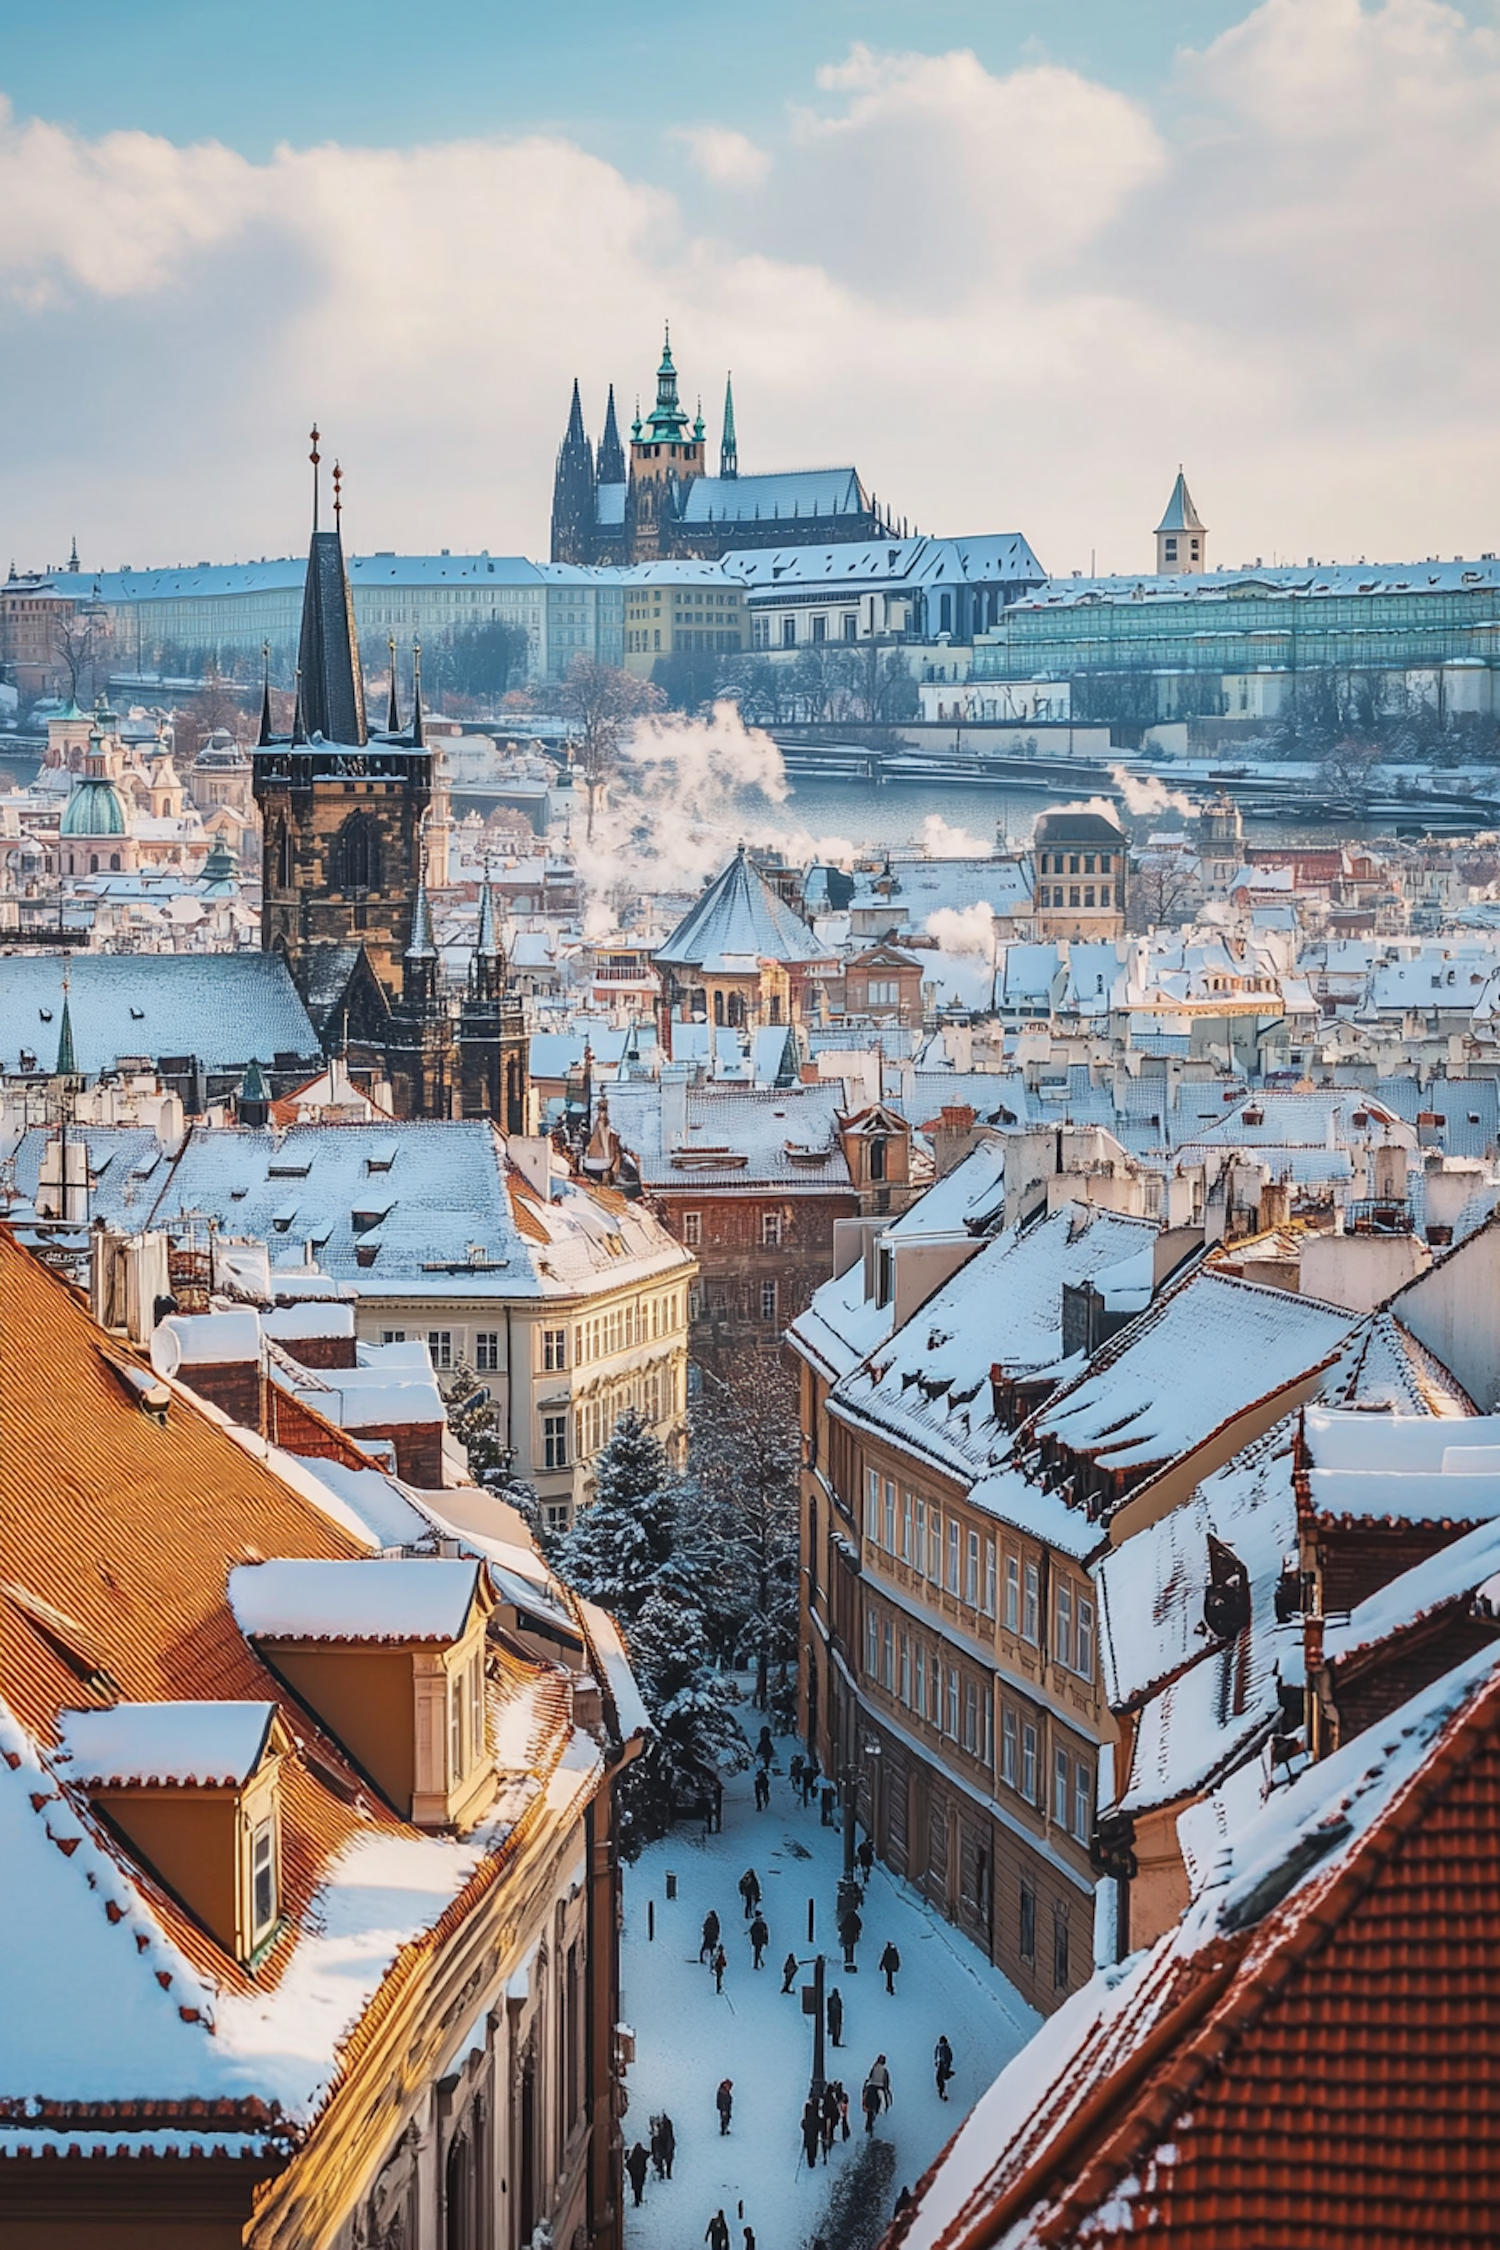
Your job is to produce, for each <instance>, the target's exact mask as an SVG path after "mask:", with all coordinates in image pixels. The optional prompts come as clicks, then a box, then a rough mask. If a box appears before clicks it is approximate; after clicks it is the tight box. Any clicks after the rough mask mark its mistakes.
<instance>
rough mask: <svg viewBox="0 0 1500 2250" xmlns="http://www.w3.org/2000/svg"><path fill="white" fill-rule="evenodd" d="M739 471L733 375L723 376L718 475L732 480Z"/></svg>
mask: <svg viewBox="0 0 1500 2250" xmlns="http://www.w3.org/2000/svg"><path fill="white" fill-rule="evenodd" d="M739 473H740V455H739V447H738V445H737V444H736V442H735V435H734V375H733V373H732V372H731V373H730V374H728V375H726V376H725V378H724V437H723V442H722V443H721V444H720V447H719V475H720V476H721V477H723V478H725V479H726V480H728V481H731V482H732V481H733V479H734V478H735V477H737V476H738V475H739Z"/></svg>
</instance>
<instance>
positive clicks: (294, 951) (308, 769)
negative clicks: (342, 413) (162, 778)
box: [254, 429, 432, 1044]
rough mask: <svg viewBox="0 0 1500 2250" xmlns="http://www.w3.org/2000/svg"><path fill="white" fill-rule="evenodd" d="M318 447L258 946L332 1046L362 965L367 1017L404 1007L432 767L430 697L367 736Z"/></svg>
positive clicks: (273, 750) (271, 782)
mask: <svg viewBox="0 0 1500 2250" xmlns="http://www.w3.org/2000/svg"><path fill="white" fill-rule="evenodd" d="M312 441H313V442H312V453H311V455H310V459H311V461H312V465H313V528H312V541H311V545H310V546H309V549H308V557H307V577H306V581H305V584H304V588H303V596H302V632H301V639H300V642H299V646H298V661H297V681H296V699H295V704H294V709H293V717H292V727H291V732H290V734H289V735H285V736H278V735H275V734H273V733H272V731H271V709H270V693H269V676H268V680H267V690H266V694H265V697H264V700H263V704H262V712H261V730H260V735H261V738H260V741H259V743H258V744H257V746H256V751H255V778H254V787H255V798H256V802H257V804H258V805H259V806H260V811H261V819H262V822H263V824H264V837H265V850H264V869H265V876H264V891H263V900H262V907H261V944H262V946H263V947H264V948H265V950H266V951H267V952H268V953H270V952H279V953H282V954H284V955H285V957H286V960H287V964H288V966H289V968H290V969H291V972H292V976H293V979H294V981H295V983H296V985H297V989H298V991H299V992H300V993H301V994H302V997H303V999H304V1001H305V1002H306V1004H307V1008H308V1012H309V1014H310V1015H311V1016H312V1018H313V1021H314V1023H315V1024H316V1025H317V1027H318V1030H319V1033H320V1034H321V1035H322V1036H323V1038H324V1041H325V1044H327V1043H328V1041H329V1039H330V1038H331V1037H334V1036H336V1035H337V1033H338V1031H339V1028H340V1021H341V1020H342V1021H343V1023H344V1024H345V1026H346V1027H348V1025H349V1010H350V1006H351V980H352V979H353V978H354V974H355V969H356V965H357V963H358V962H359V959H360V956H361V955H363V957H364V960H365V962H366V964H367V965H368V972H369V975H368V976H367V977H366V978H365V979H364V980H363V981H364V986H365V1005H364V1006H363V1008H362V1011H361V1012H362V1013H363V1014H366V1015H368V1014H369V1013H371V1011H372V1010H373V1012H374V1013H376V1014H379V1013H380V1012H381V998H382V996H383V1006H384V1009H385V1010H386V1011H388V1010H389V1007H390V1005H391V1003H392V1002H393V1001H395V1000H396V999H397V997H398V996H399V994H400V993H401V990H402V985H403V979H404V965H405V959H406V955H407V951H408V949H409V947H410V944H411V940H412V922H413V902H414V900H415V899H416V896H417V891H418V885H419V879H420V876H421V872H422V850H423V842H422V815H423V813H424V812H425V811H426V809H427V805H428V801H429V799H430V797H431V795H432V759H431V755H430V753H429V751H428V749H427V745H426V742H425V739H424V736H423V728H422V709H421V690H420V685H419V686H418V688H417V692H416V697H415V704H414V709H413V712H412V719H411V723H410V725H409V726H407V727H406V728H405V729H403V730H399V731H398V730H397V729H395V728H394V727H390V726H388V727H387V728H386V730H385V731H384V732H379V733H375V734H371V732H370V730H369V727H368V724H367V720H366V714H365V691H364V679H363V676H362V674H361V672H360V664H359V639H358V635H357V633H356V631H355V624H354V602H353V597H352V595H351V593H350V590H349V576H348V572H347V570H346V568H345V564H344V546H343V536H342V515H343V497H342V486H343V477H342V472H341V471H340V469H339V467H338V465H337V463H335V465H334V471H333V494H334V499H333V511H334V522H333V529H332V530H331V531H325V530H322V529H321V528H320V526H319V522H318V509H319V498H320V478H319V462H320V458H321V457H320V455H319V452H318V432H317V431H316V429H315V430H314V431H313V433H312ZM419 679H420V675H419ZM392 716H394V714H392ZM364 1029H365V1030H366V1032H367V1033H368V1032H371V1031H373V1029H374V1026H373V1025H366V1026H364Z"/></svg>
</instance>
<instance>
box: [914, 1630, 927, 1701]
mask: <svg viewBox="0 0 1500 2250" xmlns="http://www.w3.org/2000/svg"><path fill="white" fill-rule="evenodd" d="M912 1701H913V1708H914V1709H915V1711H916V1713H917V1716H918V1717H919V1718H920V1717H921V1716H922V1715H923V1713H924V1712H925V1711H926V1709H927V1651H926V1649H925V1648H923V1646H922V1644H921V1642H920V1641H918V1643H917V1681H916V1694H915V1696H914V1697H913V1699H912Z"/></svg>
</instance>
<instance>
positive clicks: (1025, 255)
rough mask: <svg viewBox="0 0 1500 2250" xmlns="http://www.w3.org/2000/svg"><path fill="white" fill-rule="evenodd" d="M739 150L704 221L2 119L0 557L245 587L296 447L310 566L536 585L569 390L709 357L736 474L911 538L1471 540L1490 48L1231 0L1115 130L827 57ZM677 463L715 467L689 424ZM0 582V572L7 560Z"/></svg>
mask: <svg viewBox="0 0 1500 2250" xmlns="http://www.w3.org/2000/svg"><path fill="white" fill-rule="evenodd" d="M789 91H792V92H800V94H801V95H802V96H804V97H805V98H803V99H802V100H801V101H800V102H799V103H798V104H797V105H796V106H794V107H793V108H791V109H790V110H789V112H788V114H787V118H786V120H785V123H784V126H783V127H782V128H781V129H780V131H779V132H777V133H773V134H766V135H763V136H762V140H763V141H764V143H765V145H764V146H757V144H755V143H752V142H750V141H748V140H747V139H746V138H745V136H744V135H743V134H742V133H740V132H739V131H738V130H737V129H736V127H735V126H734V124H733V123H732V121H730V120H727V119H726V120H725V121H708V122H699V123H697V124H695V125H693V126H690V127H684V128H683V130H682V135H681V138H682V141H683V145H684V146H685V147H686V149H687V150H688V153H689V156H690V158H691V160H692V162H693V163H694V165H695V166H696V168H697V170H698V171H699V173H700V174H701V175H702V176H704V177H705V178H707V179H709V180H710V181H712V182H713V183H714V184H716V185H718V186H720V187H723V188H725V189H728V190H732V192H729V193H726V194H723V195H719V196H715V197H713V198H711V199H710V201H711V216H710V218H708V219H705V217H704V214H703V213H702V211H701V210H700V208H699V204H698V201H697V200H696V199H695V201H694V203H693V205H692V207H691V208H688V207H685V206H684V205H682V204H679V202H678V201H677V200H676V199H675V198H674V197H673V196H672V195H670V194H668V193H666V192H664V191H663V190H662V189H660V188H659V187H657V186H655V185H653V184H652V183H650V182H649V181H645V180H641V179H634V178H630V177H628V176H627V175H626V174H625V173H624V172H622V171H621V170H620V169H619V168H618V167H617V166H615V165H612V164H609V163H606V162H604V161H602V160H601V159H599V158H597V157H595V156H593V155H591V154H589V153H588V152H587V151H586V150H585V149H582V148H580V147H578V146H577V145H575V144H574V143H572V142H570V141H567V140H565V139H562V138H559V137H555V136H553V137H547V136H540V135H531V136H528V137H526V138H523V139H515V140H503V139H472V140H464V141H454V142H450V143H446V144H441V145H434V146H431V147H420V148H411V149H400V150H393V149H380V148H373V149H372V148H366V149H359V148H347V147H341V146H338V145H335V144H329V145H325V146H321V147H316V148H303V149H296V148H290V147H284V148H281V149H278V150H277V151H276V153H275V154H274V156H272V157H271V158H270V159H269V160H267V161H265V162H252V161H250V160H248V159H246V158H244V157H242V156H239V155H238V154H236V153H235V152H233V151H232V150H228V149H225V148H222V147H218V146H215V145H213V144H207V143H205V144H201V145H198V146H194V147H177V146H174V145H173V144H171V143H169V142H167V141H165V140H163V139H161V138H159V137H156V136H153V135H150V134H145V133H138V132H132V131H124V132H114V133H107V134H103V135H100V136H97V137H92V138H91V137H89V136H85V135H81V134H78V133H74V132H71V131H69V130H68V129H66V128H65V127H63V126H60V125H58V124H55V123H50V122H47V121H31V122H17V121H16V120H15V119H13V118H12V117H11V116H10V114H9V112H8V111H7V112H5V113H4V115H3V117H0V211H3V212H4V214H5V217H4V221H3V225H0V382H3V384H4V389H5V396H6V400H7V414H6V417H5V418H4V422H3V425H0V482H3V487H4V490H5V492H6V496H7V502H8V519H9V520H8V526H7V528H8V531H9V538H8V540H7V547H8V548H9V547H10V546H11V545H14V548H15V550H16V554H17V559H18V561H20V562H22V563H27V562H40V561H45V560H47V559H49V558H51V559H56V558H57V557H59V556H61V555H62V554H63V553H65V552H66V548H67V542H68V539H69V537H70V536H71V535H72V533H73V532H74V531H75V530H76V531H77V533H78V535H79V538H80V544H81V547H82V550H83V552H84V554H85V556H86V558H87V560H88V561H90V562H97V563H100V564H106V563H108V564H112V563H118V562H121V561H130V562H133V563H134V564H135V565H137V566H138V567H141V566H144V565H145V564H147V563H151V562H172V561H181V560H188V561H191V560H193V559H194V558H195V557H197V556H199V555H214V556H224V557H226V558H227V557H229V556H231V555H235V554H238V555H240V556H242V557H243V556H246V555H253V554H259V553H262V552H270V553H284V552H287V551H289V550H292V549H295V548H297V547H299V546H300V544H301V540H302V536H303V531H304V525H305V485H304V476H305V462H304V459H303V456H304V454H305V451H306V445H305V439H304V437H303V432H305V430H306V428H307V426H308V424H309V422H310V421H311V420H312V419H313V417H314V416H316V417H317V418H318V420H319V421H320V423H321V424H322V427H323V428H324V430H325V432H326V433H327V435H328V447H329V450H330V451H333V450H336V451H338V452H339V453H340V455H341V456H342V458H343V462H344V466H345V469H346V471H347V472H348V477H349V483H348V487H347V490H348V498H349V510H348V514H347V516H346V529H347V530H348V531H349V533H350V536H351V538H352V539H353V541H354V543H355V544H356V545H357V546H359V547H361V548H363V549H366V550H368V549H369V548H372V547H375V546H385V547H389V546H395V547H400V548H406V549H411V548H419V549H435V548H437V547H440V546H451V547H453V548H454V549H455V550H457V549H461V548H466V547H468V548H473V547H481V546H485V547H488V548H490V549H491V551H492V552H518V551H520V552H526V551H530V552H533V553H536V552H539V551H541V550H542V549H543V547H544V543H545V538H546V524H547V511H548V505H549V501H550V484H551V466H552V460H553V456H554V453H555V449H556V445H557V441H558V438H559V436H560V434H561V428H562V424H563V420H564V418H565V414H566V406H567V396H568V390H569V387H570V383H571V379H572V376H573V374H574V373H575V372H577V373H578V374H579V375H580V376H581V377H582V378H583V381H584V388H585V397H586V402H587V411H588V416H589V420H590V423H591V426H592V427H593V429H594V431H595V433H596V434H597V429H598V424H599V420H600V417H601V412H602V403H603V394H604V387H605V384H606V382H607V381H609V380H611V379H612V380H613V381H614V382H615V384H616V386H617V389H618V392H619V394H620V395H621V397H622V398H623V399H624V400H626V401H627V402H628V400H629V398H630V396H631V395H632V393H633V392H634V391H635V390H636V389H637V387H638V386H639V387H642V388H644V387H645V386H646V385H648V384H649V381H650V377H651V370H652V369H653V368H654V365H655V360H656V354H657V349H658V346H659V339H660V333H661V330H660V322H661V318H662V315H663V314H664V313H670V314H671V315H672V323H673V344H674V348H675V352H676V356H677V359H678V363H679V366H680V368H681V370H682V378H683V385H684V391H685V393H686V395H687V396H688V398H689V399H692V398H693V397H694V396H695V395H696V394H697V393H698V392H699V391H701V392H702V394H703V395H704V397H705V398H707V399H709V400H711V401H712V400H715V399H717V397H718V396H719V395H720V387H721V385H722V382H723V376H724V370H725V369H726V368H727V367H729V366H732V367H733V369H734V375H735V397H736V405H737V408H738V414H739V425H740V427H739V439H740V459H741V464H742V467H743V468H745V469H747V470H748V469H754V468H757V467H782V466H790V465H794V464H796V463H798V462H803V463H812V462H817V461H826V460H830V459H841V460H853V461H854V462H856V463H857V464H858V466H859V468H860V469H861V471H862V472H863V474H864V476H865V478H866V481H867V483H870V484H873V486H874V488H875V489H876V491H877V492H878V493H879V494H880V496H881V498H882V499H883V500H884V501H885V502H886V503H887V504H888V505H890V506H891V507H893V508H895V509H897V510H898V511H902V512H904V513H906V514H908V515H909V516H910V517H911V518H912V519H913V520H914V521H915V522H918V523H920V524H921V525H922V526H923V528H927V529H934V530H943V531H951V532H965V531H977V530H984V529H994V530H1010V529H1016V530H1021V531H1024V532H1025V533H1026V534H1027V535H1028V536H1029V537H1030V538H1031V540H1032V542H1033V544H1034V545H1035V546H1036V548H1037V550H1038V552H1039V553H1040V554H1041V555H1042V557H1043V559H1044V561H1045V562H1047V563H1048V564H1049V566H1050V567H1052V568H1053V569H1055V570H1058V571H1065V570H1067V569H1069V568H1070V567H1078V568H1087V567H1088V565H1089V562H1090V558H1091V555H1093V556H1094V557H1095V558H1096V559H1097V562H1098V565H1099V567H1101V568H1105V567H1113V568H1121V569H1139V568H1145V567H1149V562H1150V557H1151V539H1150V531H1151V526H1152V525H1153V524H1154V523H1155V521H1156V519H1157V516H1158V515H1159V513H1160V510H1161V507H1162V504H1163V502H1164V500H1165V498H1166V495H1167V492H1168V490H1169V489H1170V484H1171V478H1172V474H1173V472H1174V470H1175V467H1176V464H1177V462H1178V460H1179V459H1180V460H1183V461H1184V462H1185V463H1186V464H1187V467H1188V472H1189V476H1190V480H1191V482H1192V486H1193V491H1194V496H1195V498H1196V499H1197V501H1198V503H1199V505H1200V507H1201V508H1202V509H1203V511H1204V513H1205V515H1206V516H1207V519H1208V522H1209V525H1210V556H1211V559H1222V560H1225V561H1229V562H1239V561H1240V560H1242V559H1244V558H1246V557H1253V556H1255V555H1257V554H1263V555H1265V556H1266V557H1267V559H1268V560H1269V559H1270V558H1271V557H1272V556H1273V555H1280V556H1283V557H1286V556H1289V555H1290V556H1296V557H1298V558H1299V559H1300V557H1301V556H1302V555H1304V554H1314V553H1315V554H1318V555H1320V556H1322V557H1325V558H1327V557H1332V556H1336V555H1342V556H1344V557H1346V558H1348V557H1350V556H1353V555H1359V554H1363V553H1369V554H1370V555H1372V556H1373V555H1376V554H1380V555H1384V556H1388V557H1392V558H1399V557H1403V556H1422V555H1426V554H1430V553H1433V552H1439V551H1440V552H1443V553H1448V554H1451V553H1456V552H1459V551H1468V552H1474V551H1477V550H1478V549H1479V548H1481V547H1489V546H1492V545H1493V544H1494V536H1493V508H1494V495H1495V493H1496V491H1497V489H1500V427H1497V424H1496V420H1495V417H1494V414H1493V411H1492V404H1491V391H1492V385H1493V378H1492V369H1493V366H1494V363H1495V359H1496V355H1497V348H1500V300H1497V298H1496V294H1495V292H1493V291H1492V290H1489V289H1487V288H1486V287H1485V286H1484V283H1483V276H1484V275H1485V274H1486V273H1487V272H1488V270H1489V267H1490V264H1491V263H1492V257H1493V251H1492V245H1493V243H1494V241H1495V239H1496V237H1497V234H1500V42H1497V37H1496V34H1495V32H1494V30H1493V29H1491V28H1487V27H1485V26H1482V25H1476V24H1472V23H1470V22H1469V21H1468V20H1467V19H1466V18H1465V16H1464V15H1462V14H1461V13H1460V12H1459V11H1458V10H1457V9H1455V8H1452V7H1447V6H1444V5H1441V4H1440V0H1369V4H1367V5H1364V6H1361V5H1358V4H1357V0H1262V4H1261V5H1259V6H1256V7H1254V8H1249V9H1247V11H1246V14H1245V16H1244V17H1243V19H1242V20H1241V21H1240V22H1239V23H1238V24H1236V25H1234V26H1233V27H1232V28H1231V29H1230V30H1228V31H1226V32H1225V33H1223V34H1222V35H1221V36H1220V37H1219V38H1218V39H1216V40H1214V41H1212V42H1211V43H1209V44H1207V45H1205V46H1204V47H1202V48H1201V49H1199V50H1196V51H1193V52H1189V53H1185V54H1184V55H1183V56H1182V57H1181V58H1180V61H1179V64H1178V67H1177V70H1176V73H1175V76H1174V78H1173V80H1172V83H1171V84H1170V85H1169V86H1166V87H1164V88H1161V89H1159V90H1158V92H1157V95H1156V96H1155V98H1154V99H1152V100H1151V101H1150V102H1147V101H1144V100H1137V99H1132V98H1129V97H1127V96H1126V95H1124V94H1122V93H1121V92H1119V91H1118V90H1117V89H1115V88H1113V87H1110V86H1107V85H1103V84H1100V83H1098V82H1097V81H1094V80H1091V79H1090V78H1088V77H1087V76H1086V75H1084V74H1083V73H1081V72H1078V71H1071V70H1065V69H1061V68H1058V67H1056V66H1053V65H1045V64H1043V65H1037V66H1035V67H1027V68H1024V69H1020V70H1015V71H1011V72H1007V73H997V72H991V71H988V70H986V69H985V67H984V66H983V64H982V63H981V62H980V61H979V60H978V59H977V58H976V57H975V56H974V55H973V54H971V53H968V52H965V51H959V52H954V53H949V54H919V53H889V52H878V51H876V50H874V49H872V48H870V47H856V48H854V49H852V50H851V51H850V52H849V53H848V54H847V55H846V56H845V57H844V58H843V59H842V60H836V61H831V62H830V65H829V67H828V68H827V69H826V70H824V71H823V72H822V73H821V74H820V79H819V82H818V83H817V84H816V85H815V86H812V87H803V88H801V89H795V88H794V89H789ZM715 434H716V433H715ZM7 559H8V558H7Z"/></svg>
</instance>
